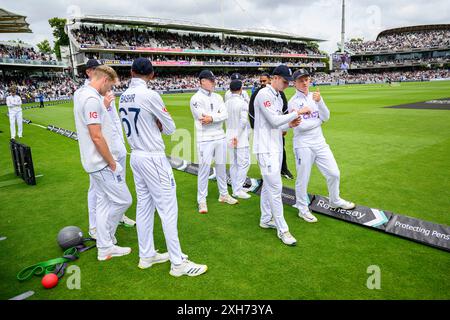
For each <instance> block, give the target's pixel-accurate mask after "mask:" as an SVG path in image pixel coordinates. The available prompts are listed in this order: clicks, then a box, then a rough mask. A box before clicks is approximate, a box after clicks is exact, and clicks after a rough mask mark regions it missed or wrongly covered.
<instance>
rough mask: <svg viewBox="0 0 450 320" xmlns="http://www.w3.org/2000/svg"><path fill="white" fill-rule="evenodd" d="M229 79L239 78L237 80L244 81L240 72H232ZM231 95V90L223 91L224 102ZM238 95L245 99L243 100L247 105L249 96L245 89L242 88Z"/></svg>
mask: <svg viewBox="0 0 450 320" xmlns="http://www.w3.org/2000/svg"><path fill="white" fill-rule="evenodd" d="M230 80H231V81H234V80H239V81H242V82H244V77H243V76H242V75H241V74H240V73H233V74H232V75H231V76H230ZM232 95H233V93H232V92H231V90H227V91H226V92H225V102H227V101H228V100H229V99H230V98H231V96H232ZM239 95H240V96H241V98H242V99H244V101H245V102H246V103H247V105H248V104H249V102H250V97H249V95H248V92H247V90H242V91H241V93H240V94H239Z"/></svg>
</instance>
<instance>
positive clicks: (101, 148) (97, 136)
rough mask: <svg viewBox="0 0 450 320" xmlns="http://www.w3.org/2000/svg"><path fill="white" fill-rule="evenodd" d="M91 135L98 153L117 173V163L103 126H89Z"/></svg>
mask: <svg viewBox="0 0 450 320" xmlns="http://www.w3.org/2000/svg"><path fill="white" fill-rule="evenodd" d="M88 130H89V135H90V136H91V139H92V142H93V143H94V145H95V148H96V149H97V151H98V153H100V155H101V156H102V157H103V159H104V160H105V161H106V163H107V164H108V166H109V167H110V168H111V170H112V171H116V161H115V160H114V158H113V156H112V154H111V151H110V150H109V147H108V144H107V143H106V140H105V138H104V137H103V134H102V126H101V125H100V124H90V125H88Z"/></svg>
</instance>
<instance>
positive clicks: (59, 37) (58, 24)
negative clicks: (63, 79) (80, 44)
mask: <svg viewBox="0 0 450 320" xmlns="http://www.w3.org/2000/svg"><path fill="white" fill-rule="evenodd" d="M48 23H49V24H50V27H52V29H53V36H54V37H55V47H54V49H53V50H54V52H55V54H56V56H57V57H58V59H61V49H60V47H61V46H68V45H69V36H68V35H67V34H66V32H65V31H64V27H65V25H66V19H63V18H58V17H54V18H51V19H49V20H48Z"/></svg>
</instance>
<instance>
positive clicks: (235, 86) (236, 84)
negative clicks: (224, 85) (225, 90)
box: [230, 80, 242, 91]
mask: <svg viewBox="0 0 450 320" xmlns="http://www.w3.org/2000/svg"><path fill="white" fill-rule="evenodd" d="M241 88H242V81H241V80H232V81H231V82H230V90H231V91H238V90H241Z"/></svg>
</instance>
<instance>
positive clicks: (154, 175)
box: [130, 150, 185, 265]
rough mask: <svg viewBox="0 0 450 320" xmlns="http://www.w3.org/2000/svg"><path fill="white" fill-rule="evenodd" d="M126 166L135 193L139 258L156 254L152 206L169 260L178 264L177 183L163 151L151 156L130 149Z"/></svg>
mask: <svg viewBox="0 0 450 320" xmlns="http://www.w3.org/2000/svg"><path fill="white" fill-rule="evenodd" d="M130 165H131V169H132V171H133V177H134V183H135V185H136V195H137V206H136V228H137V234H138V242H139V257H140V258H150V257H153V256H154V255H155V254H156V250H155V244H154V242H153V225H154V220H155V209H156V210H157V211H158V214H159V217H160V219H161V224H162V228H163V232H164V237H165V239H166V245H167V251H168V252H169V258H170V262H171V263H172V264H175V265H179V264H181V263H182V261H183V257H184V256H185V255H183V253H182V252H181V245H180V240H179V239H178V227H177V223H178V203H177V186H176V183H175V178H174V176H173V172H172V167H171V166H170V163H169V161H168V160H167V158H166V156H165V155H164V154H161V155H154V154H150V153H147V152H143V151H138V150H133V151H132V152H131V157H130Z"/></svg>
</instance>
